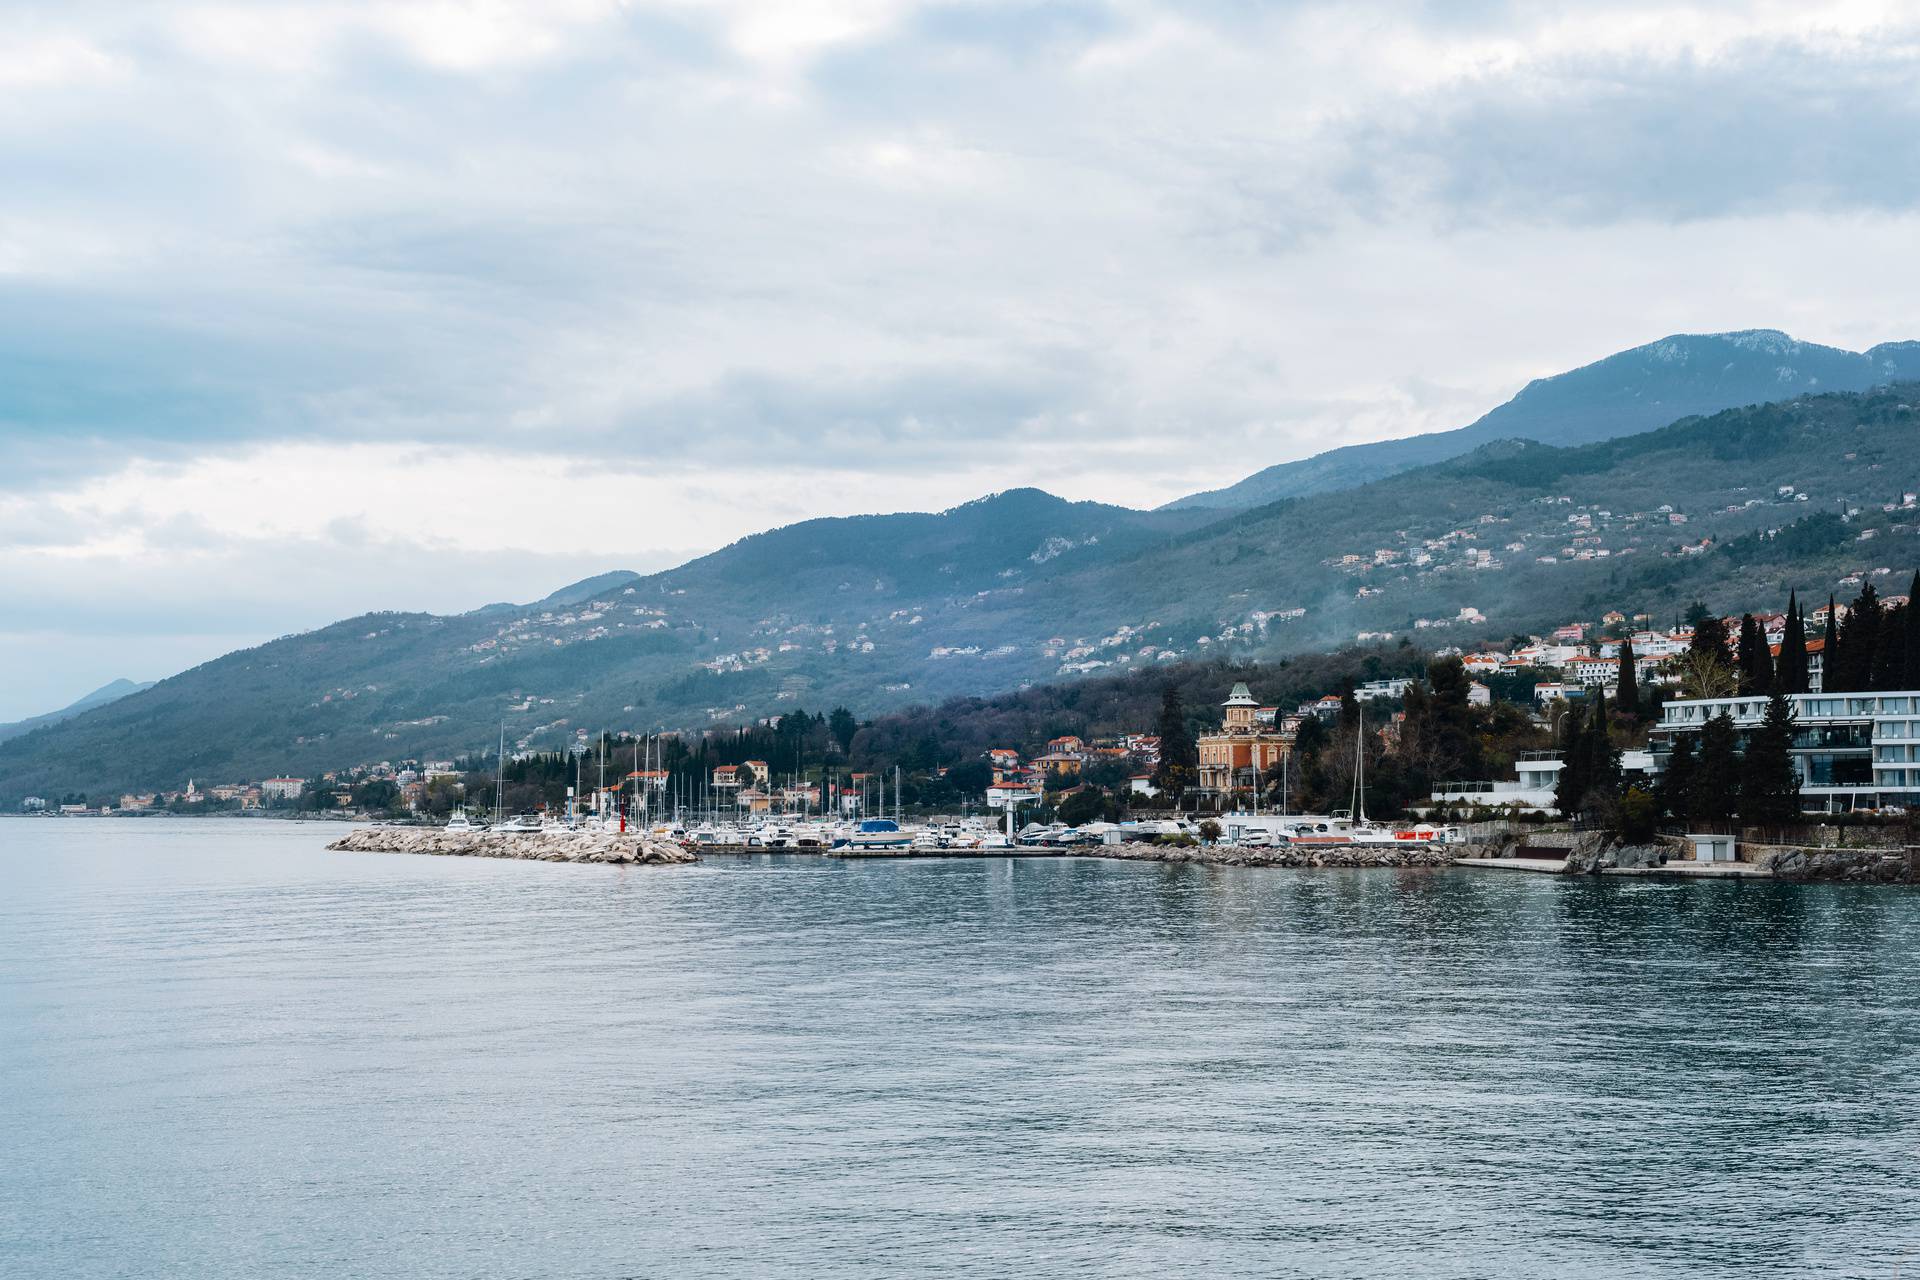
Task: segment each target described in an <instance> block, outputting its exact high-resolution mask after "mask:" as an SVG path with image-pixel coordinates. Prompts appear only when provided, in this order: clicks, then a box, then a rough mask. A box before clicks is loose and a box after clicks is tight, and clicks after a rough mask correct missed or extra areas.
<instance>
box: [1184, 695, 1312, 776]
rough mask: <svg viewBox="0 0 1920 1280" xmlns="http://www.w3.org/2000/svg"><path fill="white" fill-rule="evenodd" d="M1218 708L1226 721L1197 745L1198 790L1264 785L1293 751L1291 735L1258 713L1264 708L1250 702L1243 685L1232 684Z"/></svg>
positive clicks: (1202, 737) (1285, 728)
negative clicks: (1231, 688)
mask: <svg viewBox="0 0 1920 1280" xmlns="http://www.w3.org/2000/svg"><path fill="white" fill-rule="evenodd" d="M1220 705H1221V706H1222V707H1223V708H1224V709H1225V711H1226V722H1225V723H1224V724H1222V725H1221V727H1220V730H1219V732H1217V733H1209V734H1203V735H1202V736H1201V738H1200V741H1199V743H1198V746H1199V749H1200V750H1199V755H1200V785H1201V787H1203V788H1205V789H1206V790H1209V791H1213V792H1216V793H1219V794H1226V793H1228V792H1231V791H1236V790H1241V789H1250V788H1252V787H1254V786H1255V785H1264V784H1265V782H1266V779H1267V778H1268V776H1269V775H1270V774H1271V773H1272V772H1273V771H1274V770H1276V769H1278V768H1279V767H1280V762H1281V761H1283V760H1285V759H1286V758H1287V756H1288V755H1289V754H1290V753H1291V752H1292V751H1293V734H1292V732H1291V731H1290V730H1289V728H1288V727H1287V726H1285V725H1275V724H1274V723H1273V721H1272V718H1271V716H1270V715H1263V714H1262V712H1263V711H1267V710H1268V709H1267V708H1263V707H1262V706H1261V705H1260V704H1259V703H1258V702H1256V701H1255V700H1254V697H1253V692H1252V691H1251V690H1250V689H1248V688H1247V686H1246V685H1245V684H1236V685H1234V686H1233V692H1232V693H1231V694H1229V695H1228V697H1227V700H1226V701H1225V702H1223V703H1221V704H1220Z"/></svg>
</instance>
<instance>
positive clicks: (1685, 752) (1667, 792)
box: [1659, 733, 1698, 826]
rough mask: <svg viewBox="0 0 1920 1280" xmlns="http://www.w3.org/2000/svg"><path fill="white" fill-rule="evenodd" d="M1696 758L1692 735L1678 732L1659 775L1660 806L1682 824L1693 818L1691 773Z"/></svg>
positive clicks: (1694, 767) (1694, 766)
mask: <svg viewBox="0 0 1920 1280" xmlns="http://www.w3.org/2000/svg"><path fill="white" fill-rule="evenodd" d="M1697 760H1698V756H1697V754H1696V753H1695V751H1694V745H1693V735H1692V734H1690V733H1682V734H1678V735H1676V736H1675V737H1674V740H1673V754H1672V755H1670V756H1668V757H1667V767H1666V769H1665V771H1664V772H1662V773H1661V775H1660V787H1659V801H1660V807H1661V808H1662V809H1664V810H1666V812H1667V814H1668V816H1670V817H1671V818H1672V819H1673V820H1674V821H1675V822H1678V823H1680V824H1681V825H1683V826H1684V825H1686V824H1688V823H1689V822H1690V821H1691V820H1692V818H1693V775H1694V773H1695V771H1696V763H1697Z"/></svg>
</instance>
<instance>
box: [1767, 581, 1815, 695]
mask: <svg viewBox="0 0 1920 1280" xmlns="http://www.w3.org/2000/svg"><path fill="white" fill-rule="evenodd" d="M1773 684H1774V688H1776V689H1778V690H1779V691H1780V692H1782V693H1805V692H1806V691H1807V627H1806V620H1805V619H1804V618H1802V617H1801V616H1800V602H1799V600H1798V598H1796V597H1795V596H1794V595H1793V594H1792V593H1788V595H1787V629H1786V633H1785V634H1784V635H1782V636H1781V637H1780V665H1779V667H1778V668H1777V669H1776V670H1775V671H1774V675H1773Z"/></svg>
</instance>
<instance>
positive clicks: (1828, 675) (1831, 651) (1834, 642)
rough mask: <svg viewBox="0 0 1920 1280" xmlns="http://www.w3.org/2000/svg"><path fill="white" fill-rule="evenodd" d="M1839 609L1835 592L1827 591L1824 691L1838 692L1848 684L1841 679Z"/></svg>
mask: <svg viewBox="0 0 1920 1280" xmlns="http://www.w3.org/2000/svg"><path fill="white" fill-rule="evenodd" d="M1838 612H1839V610H1838V609H1837V608H1835V606H1834V603H1833V593H1832V592H1828V593H1827V629H1826V633H1825V634H1824V635H1823V636H1822V637H1821V644H1820V671H1821V676H1820V689H1821V692H1823V693H1837V692H1838V691H1839V690H1841V689H1843V688H1845V687H1846V686H1845V685H1843V684H1841V683H1839V681H1840V624H1839V623H1838V622H1837V621H1836V620H1835V618H1834V615H1835V614H1837V613H1838Z"/></svg>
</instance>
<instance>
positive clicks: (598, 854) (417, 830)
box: [327, 827, 700, 867]
mask: <svg viewBox="0 0 1920 1280" xmlns="http://www.w3.org/2000/svg"><path fill="white" fill-rule="evenodd" d="M327 848H329V849H332V850H334V851H335V852H338V853H415V854H426V855H429V856H432V857H442V858H518V859H522V860H524V861H527V862H599V863H616V864H629V865H634V866H648V867H665V866H685V865H687V864H689V863H694V862H698V861H700V858H699V855H697V854H695V853H692V852H690V851H688V850H686V849H683V848H681V847H680V846H679V845H677V844H674V843H673V842H672V841H670V840H655V839H653V838H652V837H650V836H642V835H638V834H634V833H631V832H628V833H615V832H588V831H576V832H570V833H568V834H566V835H557V836H549V835H540V834H534V833H529V834H526V835H521V834H517V833H513V832H505V831H447V830H444V829H440V828H431V827H429V828H421V827H361V828H360V829H358V830H356V831H351V832H348V833H347V834H346V835H344V836H342V837H341V838H340V839H338V840H335V841H334V842H333V843H331V844H329V845H328V846H327Z"/></svg>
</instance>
